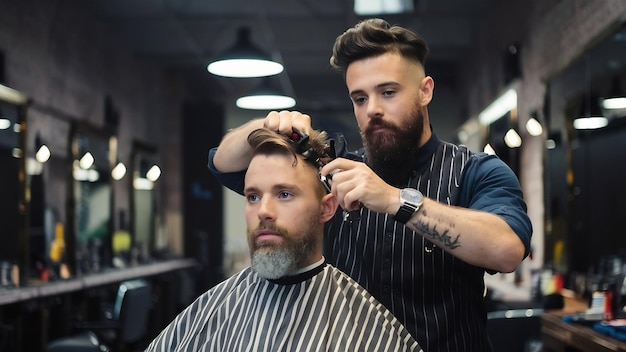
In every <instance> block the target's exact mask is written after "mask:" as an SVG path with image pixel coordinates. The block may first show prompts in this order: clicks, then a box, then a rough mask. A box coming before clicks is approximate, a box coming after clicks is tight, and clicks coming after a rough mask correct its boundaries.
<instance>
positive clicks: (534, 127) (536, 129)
mask: <svg viewBox="0 0 626 352" xmlns="http://www.w3.org/2000/svg"><path fill="white" fill-rule="evenodd" d="M526 131H528V134H530V135H531V136H533V137H537V136H541V134H542V133H543V127H542V126H541V122H539V121H538V120H537V119H536V118H534V117H531V118H529V119H528V121H526Z"/></svg>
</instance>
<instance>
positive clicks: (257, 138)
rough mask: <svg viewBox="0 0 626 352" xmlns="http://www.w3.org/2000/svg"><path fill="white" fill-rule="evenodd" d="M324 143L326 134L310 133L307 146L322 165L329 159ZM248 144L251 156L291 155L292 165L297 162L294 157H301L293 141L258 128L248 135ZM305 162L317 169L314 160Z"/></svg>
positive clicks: (314, 131)
mask: <svg viewBox="0 0 626 352" xmlns="http://www.w3.org/2000/svg"><path fill="white" fill-rule="evenodd" d="M326 142H327V134H326V132H324V131H316V130H313V131H311V132H310V134H309V145H310V147H311V148H313V151H314V152H315V153H316V154H317V155H319V156H320V159H321V161H322V163H324V164H325V163H326V162H328V161H329V159H330V157H329V156H328V145H327V143H326ZM248 143H249V144H250V146H251V147H252V151H253V155H259V154H262V155H271V154H283V155H293V157H294V160H295V162H294V165H295V164H296V163H297V160H298V159H297V157H296V156H297V155H300V156H302V154H298V150H297V149H296V145H295V143H294V141H292V140H291V139H290V138H289V137H288V136H285V135H283V134H280V133H278V132H276V131H272V130H269V129H267V128H260V129H257V130H254V131H252V132H251V133H250V135H248ZM305 160H307V161H309V162H310V163H309V164H310V165H313V166H314V167H315V168H316V169H317V168H318V167H319V165H318V164H317V163H316V162H315V161H314V160H310V159H305Z"/></svg>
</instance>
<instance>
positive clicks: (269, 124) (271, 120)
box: [263, 110, 311, 136]
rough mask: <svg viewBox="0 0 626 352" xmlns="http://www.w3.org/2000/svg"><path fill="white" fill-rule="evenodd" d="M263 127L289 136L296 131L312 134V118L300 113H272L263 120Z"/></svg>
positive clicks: (284, 111) (285, 111)
mask: <svg viewBox="0 0 626 352" xmlns="http://www.w3.org/2000/svg"><path fill="white" fill-rule="evenodd" d="M263 127H265V128H267V129H270V130H272V131H278V132H279V133H281V134H284V135H288V136H289V135H291V132H292V131H293V130H294V129H297V130H298V131H300V132H302V133H306V134H309V133H310V132H311V117H310V116H309V115H306V114H303V113H301V112H299V111H287V110H283V111H281V112H277V111H272V112H270V113H269V114H267V116H266V117H265V119H264V120H263Z"/></svg>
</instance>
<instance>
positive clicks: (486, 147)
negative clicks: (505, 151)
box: [483, 143, 496, 155]
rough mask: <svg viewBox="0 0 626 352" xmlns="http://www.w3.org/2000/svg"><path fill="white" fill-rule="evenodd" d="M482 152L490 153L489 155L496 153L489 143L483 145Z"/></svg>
mask: <svg viewBox="0 0 626 352" xmlns="http://www.w3.org/2000/svg"><path fill="white" fill-rule="evenodd" d="M483 152H485V153H487V154H490V155H496V150H495V149H493V147H492V146H491V144H489V143H487V145H485V147H484V148H483Z"/></svg>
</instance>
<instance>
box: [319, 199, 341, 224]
mask: <svg viewBox="0 0 626 352" xmlns="http://www.w3.org/2000/svg"><path fill="white" fill-rule="evenodd" d="M321 206H322V214H321V219H320V220H322V222H327V221H328V220H330V219H332V217H333V216H334V215H335V211H337V206H339V201H338V200H337V197H335V195H334V194H332V193H328V194H326V195H325V196H324V197H323V198H322V204H321Z"/></svg>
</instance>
